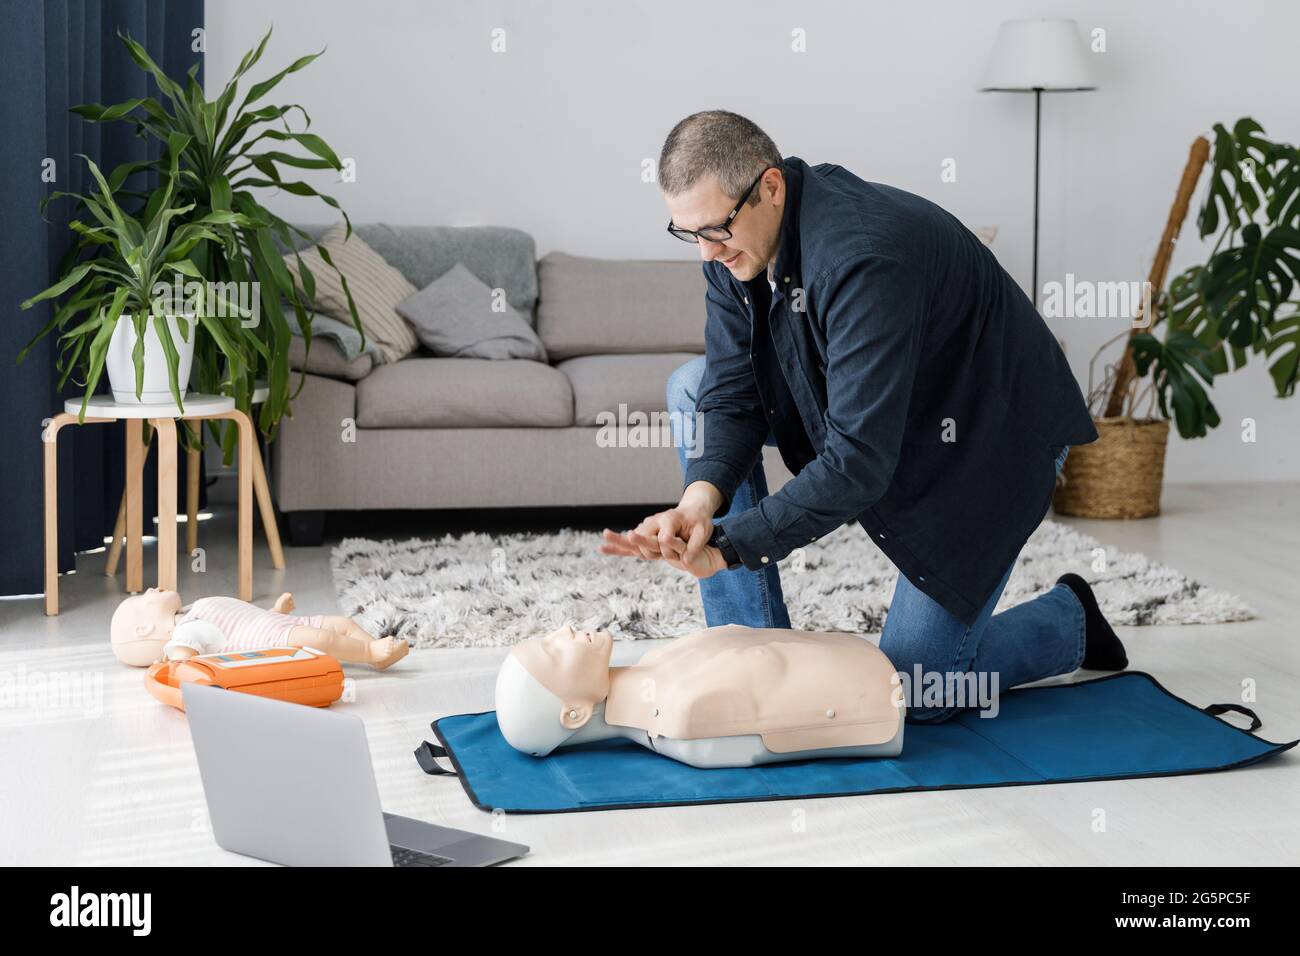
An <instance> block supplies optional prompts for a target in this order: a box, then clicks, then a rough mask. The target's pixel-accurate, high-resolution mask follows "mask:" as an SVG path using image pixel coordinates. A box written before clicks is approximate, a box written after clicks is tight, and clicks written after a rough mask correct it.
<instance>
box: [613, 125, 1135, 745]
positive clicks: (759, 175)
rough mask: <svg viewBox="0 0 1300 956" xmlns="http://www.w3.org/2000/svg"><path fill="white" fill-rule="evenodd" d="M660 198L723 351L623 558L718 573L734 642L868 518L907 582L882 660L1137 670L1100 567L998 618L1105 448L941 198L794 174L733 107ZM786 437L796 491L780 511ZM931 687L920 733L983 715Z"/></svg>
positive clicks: (713, 618) (917, 713) (986, 258)
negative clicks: (938, 696) (1095, 450)
mask: <svg viewBox="0 0 1300 956" xmlns="http://www.w3.org/2000/svg"><path fill="white" fill-rule="evenodd" d="M659 185H660V189H661V190H662V191H663V194H664V198H665V200H666V202H667V204H668V209H669V212H670V214H671V216H672V218H671V221H670V223H669V227H668V228H669V232H671V233H672V234H673V235H674V236H676V237H677V238H679V239H683V240H686V241H689V242H695V243H698V245H699V248H700V255H701V257H702V258H703V260H704V277H705V279H706V280H707V292H706V306H707V325H706V331H705V340H706V346H705V353H706V354H705V355H704V357H703V358H702V359H697V360H695V361H693V362H690V363H687V364H686V365H685V366H683V367H682V368H681V369H679V370H678V371H677V372H675V373H674V374H673V376H672V378H671V379H670V381H669V386H668V392H669V411H670V413H673V414H672V418H673V420H675V421H680V422H682V423H683V425H682V427H681V429H680V432H681V434H680V435H679V436H678V437H679V441H678V445H679V456H680V457H681V460H682V465H683V469H684V471H685V483H684V485H685V490H684V491H683V493H682V496H681V500H680V502H679V503H678V504H677V506H676V507H674V508H671V509H669V510H667V511H664V512H660V513H658V514H655V515H651V516H650V517H648V518H646V519H645V521H643V522H642V523H641V524H640V525H639V526H638V527H637V528H636V529H634V530H633V531H629V532H626V533H624V534H615V533H614V532H612V531H609V530H606V532H605V535H604V538H605V543H604V544H603V545H602V547H601V550H602V551H603V552H604V553H607V554H614V555H621V556H628V557H639V558H644V559H647V560H665V561H667V562H668V563H669V564H670V565H671V566H673V567H675V568H678V569H680V570H684V571H687V572H689V573H691V574H693V575H695V576H696V577H698V578H700V590H701V595H702V598H703V601H704V607H705V616H706V620H707V622H708V624H709V625H710V626H715V625H719V624H726V623H737V624H746V625H749V626H751V627H789V626H790V622H789V618H788V616H787V614H786V609H785V604H784V601H783V599H782V595H781V584H780V576H779V572H778V571H777V562H778V561H779V560H780V559H781V558H783V557H785V556H786V555H787V554H789V553H790V552H791V551H792V550H793V549H795V548H798V547H806V546H809V545H812V544H813V543H815V542H816V541H817V540H818V539H820V538H821V537H822V536H823V535H826V534H829V533H830V532H832V531H834V530H836V529H837V528H839V527H840V526H841V525H843V524H846V523H848V522H850V521H857V522H858V523H859V524H860V525H861V526H862V527H863V528H864V529H865V530H866V531H867V532H868V534H870V535H871V537H872V539H873V541H874V542H875V543H876V544H877V545H878V546H879V548H880V549H881V551H883V552H884V554H885V555H886V556H888V557H889V559H890V560H891V561H892V562H893V563H894V564H895V565H897V567H898V569H899V572H900V573H899V577H898V583H897V585H896V588H895V591H894V596H893V599H892V600H891V602H890V607H889V614H888V617H887V619H886V622H885V627H884V633H883V634H882V636H881V642H880V647H881V649H882V650H883V651H884V652H885V653H886V654H887V655H888V656H889V658H890V660H891V661H892V662H893V663H894V665H895V667H897V668H898V669H899V671H900V672H901V673H902V674H903V675H904V676H905V679H907V678H910V677H912V675H917V676H920V675H926V677H927V678H928V677H929V675H935V674H937V675H945V676H947V677H949V678H950V677H951V675H965V676H968V677H969V676H974V677H980V678H986V679H988V682H990V683H992V684H993V687H994V692H995V693H996V689H997V687H998V686H1001V687H1012V686H1015V685H1017V684H1022V683H1027V682H1029V681H1035V680H1040V679H1042V678H1045V677H1050V676H1053V675H1056V674H1063V673H1068V672H1070V671H1073V670H1075V669H1076V668H1078V667H1079V666H1083V667H1088V668H1100V669H1122V668H1123V667H1125V666H1127V658H1126V657H1125V654H1124V649H1123V646H1122V645H1121V643H1120V641H1119V639H1118V638H1117V637H1116V636H1115V634H1114V632H1113V631H1112V630H1111V628H1110V626H1109V625H1108V624H1107V623H1106V621H1105V618H1104V617H1103V616H1102V615H1101V613H1100V611H1099V610H1098V607H1097V603H1096V600H1095V598H1094V596H1093V594H1092V590H1091V588H1089V586H1088V585H1087V583H1086V582H1085V581H1084V580H1083V579H1082V578H1080V577H1078V576H1077V575H1073V574H1068V575H1065V576H1063V577H1062V578H1061V579H1060V580H1059V581H1058V582H1057V585H1056V586H1055V587H1053V588H1052V589H1051V590H1049V591H1048V592H1046V593H1045V594H1042V595H1039V596H1038V597H1036V598H1034V599H1033V600H1031V601H1027V602H1025V603H1023V604H1021V605H1019V606H1017V607H1014V608H1011V609H1009V610H1007V611H1005V612H1003V613H1002V614H998V615H996V616H994V615H993V608H994V606H995V605H996V604H997V602H998V599H999V597H1000V596H1001V594H1002V590H1003V588H1004V587H1005V586H1006V582H1007V578H1008V577H1009V576H1010V573H1011V568H1012V567H1013V566H1014V563H1015V559H1016V556H1017V555H1018V554H1019V552H1020V549H1021V547H1022V546H1023V545H1024V543H1025V540H1026V539H1027V538H1028V537H1029V535H1030V533H1032V532H1033V530H1034V529H1035V528H1036V527H1037V526H1038V524H1039V522H1040V521H1041V520H1042V517H1043V515H1044V514H1045V513H1046V511H1047V507H1048V504H1049V502H1050V500H1051V493H1052V488H1053V485H1054V482H1055V478H1056V474H1057V472H1058V471H1059V469H1060V467H1061V465H1062V464H1063V462H1064V460H1065V456H1066V454H1067V453H1068V450H1069V446H1070V445H1077V444H1083V443H1087V442H1091V441H1094V440H1096V438H1097V432H1096V429H1095V428H1094V427H1093V423H1092V418H1091V416H1090V415H1089V412H1088V409H1087V406H1086V403H1085V402H1084V400H1083V396H1082V394H1081V392H1080V389H1079V386H1078V383H1077V382H1076V381H1075V379H1074V376H1073V375H1072V373H1071V372H1070V368H1069V365H1068V363H1067V362H1066V360H1065V356H1064V354H1063V353H1062V351H1061V349H1060V347H1059V345H1058V344H1057V342H1056V340H1055V338H1054V337H1053V336H1052V334H1051V332H1050V331H1049V330H1048V328H1047V326H1046V324H1045V323H1044V322H1043V320H1042V318H1041V317H1040V316H1039V315H1038V313H1037V311H1036V310H1035V308H1034V306H1033V304H1032V303H1031V302H1030V301H1029V299H1028V298H1027V297H1026V296H1025V295H1024V293H1023V292H1022V291H1021V290H1020V289H1019V288H1018V287H1017V286H1016V284H1015V282H1014V281H1013V280H1012V279H1011V277H1010V276H1009V275H1008V274H1007V273H1006V271H1005V270H1003V269H1002V267H1001V266H1000V265H999V264H998V262H997V260H996V258H995V257H994V256H993V255H992V253H991V252H989V250H988V249H987V248H985V247H984V245H983V244H982V243H981V242H980V241H979V240H978V239H977V238H976V237H975V236H974V235H973V234H972V233H971V232H970V231H969V230H967V229H966V228H965V227H964V226H963V225H962V224H961V223H960V222H958V221H957V220H956V219H955V218H954V217H953V216H951V215H949V214H948V213H947V212H945V211H944V210H943V209H941V208H939V207H938V206H936V205H934V204H933V203H931V202H928V201H927V200H924V199H922V198H920V197H918V196H914V195H911V194H909V193H905V192H903V191H901V190H898V189H894V188H892V187H889V186H884V185H879V184H876V183H868V182H864V181H863V180H861V179H858V178H857V177H856V176H854V175H853V174H852V173H850V172H848V171H847V170H845V169H843V168H841V167H839V166H835V165H830V164H823V165H819V166H809V165H808V164H807V163H805V162H803V160H801V159H798V158H795V157H789V158H785V159H783V158H782V157H781V154H780V153H779V152H778V151H777V149H776V146H775V145H774V144H773V142H772V140H771V139H770V138H769V137H768V136H767V135H766V134H765V133H764V132H763V131H762V130H761V129H759V128H758V127H757V126H756V125H754V124H753V123H752V122H750V121H749V120H747V119H745V118H744V117H741V116H737V115H735V114H733V113H728V112H724V111H709V112H704V113H696V114H695V115H693V116H689V117H687V118H686V119H684V120H682V121H681V122H680V123H678V124H677V126H676V127H674V128H673V130H672V132H671V133H669V135H668V139H667V140H666V142H665V143H664V147H663V151H662V153H661V155H660V158H659ZM696 416H698V421H699V424H698V434H699V436H700V439H701V440H700V442H699V447H693V443H694V440H695V434H696V433H697V427H696V425H695V421H696ZM769 439H771V440H774V441H775V443H776V445H777V447H778V448H779V449H780V452H781V457H782V459H783V460H784V461H785V463H786V465H787V466H788V467H789V469H790V471H791V472H792V473H793V474H794V475H795V477H794V478H793V479H791V480H790V481H789V482H787V483H786V485H785V486H784V487H782V488H781V489H780V490H779V491H777V492H776V493H775V494H772V495H768V494H767V487H766V480H765V477H764V475H763V470H762V462H761V451H762V447H763V445H764V443H765V442H767V441H769ZM715 518H716V519H718V520H717V522H716V523H715ZM940 680H941V682H942V683H941V686H945V687H948V688H949V689H951V688H952V686H953V682H952V681H951V679H948V680H944V679H943V677H941V678H940ZM906 687H907V685H905V693H906ZM919 691H920V688H919V687H915V688H914V690H913V694H912V695H911V697H910V699H909V707H910V712H909V719H913V720H917V721H936V720H944V719H947V718H949V717H951V716H952V715H953V714H954V713H956V712H957V710H959V709H960V703H961V702H960V701H957V700H954V699H952V698H951V694H947V695H945V696H944V697H943V699H942V700H940V701H937V702H936V701H934V700H932V699H929V698H927V700H926V701H922V700H920V699H919Z"/></svg>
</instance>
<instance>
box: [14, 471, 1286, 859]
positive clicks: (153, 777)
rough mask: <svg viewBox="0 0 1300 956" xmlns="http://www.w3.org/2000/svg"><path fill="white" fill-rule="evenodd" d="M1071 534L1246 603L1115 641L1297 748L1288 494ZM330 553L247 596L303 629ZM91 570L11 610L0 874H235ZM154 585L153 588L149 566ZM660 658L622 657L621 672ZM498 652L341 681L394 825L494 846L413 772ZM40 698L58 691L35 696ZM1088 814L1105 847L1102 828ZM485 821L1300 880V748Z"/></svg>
mask: <svg viewBox="0 0 1300 956" xmlns="http://www.w3.org/2000/svg"><path fill="white" fill-rule="evenodd" d="M1072 523H1074V524H1076V526H1078V527H1080V528H1081V529H1082V530H1085V531H1087V532H1088V533H1090V534H1093V535H1095V536H1096V537H1098V538H1100V539H1102V540H1103V541H1105V542H1107V543H1113V544H1115V545H1117V546H1118V547H1121V548H1124V549H1127V550H1139V551H1143V552H1145V553H1147V554H1148V555H1150V556H1152V557H1153V558H1155V559H1156V560H1159V561H1163V562H1165V563H1167V564H1170V565H1173V566H1175V567H1177V568H1179V569H1180V570H1182V571H1184V572H1185V573H1187V574H1189V575H1190V576H1192V577H1194V578H1196V579H1198V580H1201V581H1204V582H1207V583H1211V584H1213V585H1214V586H1215V587H1219V588H1224V589H1228V590H1231V591H1235V592H1237V593H1239V594H1241V595H1242V596H1243V597H1244V598H1245V599H1246V600H1247V601H1248V602H1249V603H1251V604H1252V605H1253V606H1254V607H1255V608H1256V609H1257V611H1258V612H1259V614H1260V617H1259V619H1258V620H1255V621H1250V622H1246V623H1240V624H1229V625H1222V626H1187V627H1147V628H1121V629H1120V631H1121V636H1122V637H1123V638H1124V640H1125V643H1126V645H1127V646H1128V650H1129V658H1130V661H1131V664H1132V667H1133V668H1134V669H1138V670H1145V671H1149V672H1151V673H1152V674H1154V675H1155V676H1156V677H1157V678H1158V679H1159V680H1160V681H1161V682H1162V683H1163V684H1164V685H1165V686H1166V687H1168V688H1169V689H1170V690H1171V691H1173V692H1174V693H1176V694H1178V695H1179V696H1182V697H1184V698H1186V699H1188V700H1190V701H1192V702H1194V703H1197V704H1205V703H1210V702H1216V701H1228V700H1235V699H1237V698H1238V695H1239V687H1240V685H1241V681H1242V680H1243V679H1246V678H1251V679H1253V680H1255V681H1256V683H1257V685H1258V701H1257V702H1256V703H1255V704H1254V705H1253V706H1254V707H1255V709H1256V710H1257V711H1258V713H1259V715H1260V717H1261V718H1262V719H1263V721H1264V727H1263V728H1262V730H1261V731H1260V734H1261V735H1262V736H1264V737H1266V738H1268V739H1270V740H1290V739H1294V738H1296V737H1300V652H1297V639H1298V637H1300V628H1297V618H1298V615H1297V610H1296V602H1297V601H1300V560H1297V558H1298V557H1300V544H1298V543H1297V534H1296V532H1297V531H1298V530H1300V485H1296V484H1258V485H1171V486H1169V487H1168V488H1167V489H1166V496H1165V513H1164V514H1163V515H1162V516H1161V517H1160V518H1158V519H1152V520H1147V521H1138V522H1127V523H1124V522H1084V521H1080V522H1072ZM202 544H203V545H204V546H205V547H206V548H207V549H208V552H207V561H208V570H207V572H206V573H204V574H201V575H199V574H193V573H191V572H189V570H188V568H186V567H185V565H184V564H182V577H181V584H180V588H181V592H182V595H183V596H184V598H185V599H186V600H187V601H188V600H192V599H193V598H196V597H201V596H203V595H204V594H219V593H231V592H232V591H233V590H234V580H233V567H234V554H233V551H234V549H233V528H232V525H231V522H230V521H229V519H228V518H227V517H225V516H222V515H218V517H217V518H215V519H214V520H212V521H209V522H206V523H205V524H204V527H203V537H202ZM259 544H260V541H259ZM328 552H329V549H328V546H327V547H323V548H315V549H290V550H289V551H288V559H289V567H288V569H286V570H285V571H282V572H274V571H272V570H270V565H269V560H268V556H267V553H266V551H265V549H264V547H259V549H258V551H257V554H256V560H257V563H258V566H257V570H256V575H255V581H256V588H255V589H256V594H255V598H256V599H257V600H259V601H268V600H270V599H271V598H273V597H274V596H275V595H277V594H279V593H280V592H281V591H284V590H290V591H293V592H294V593H295V595H296V597H297V602H298V607H299V608H300V610H301V611H302V612H303V613H322V612H333V611H335V610H337V605H336V604H335V603H334V591H333V586H332V583H331V581H330V576H329V553H328ZM151 558H152V555H151V554H149V553H146V561H147V562H148V561H150V560H151ZM32 560H33V561H38V560H39V555H32ZM102 561H103V555H102V554H101V555H91V556H84V557H82V558H81V559H80V570H79V571H78V573H76V574H75V575H71V576H65V578H64V579H63V603H64V608H65V610H64V613H63V614H62V615H61V616H59V617H57V618H45V617H44V616H43V615H42V613H41V603H40V601H39V599H11V600H4V601H0V680H3V681H4V683H0V768H3V769H0V863H4V864H118V863H128V864H134V863H155V864H234V863H242V862H247V861H245V860H243V859H242V858H240V857H238V856H235V855H233V854H228V853H225V852H224V851H222V850H220V849H218V848H217V847H216V845H215V844H214V843H213V840H212V837H211V834H210V833H209V832H208V830H207V828H206V824H205V813H204V803H203V793H202V788H201V785H200V782H199V776H198V771H197V767H196V765H195V762H194V755H193V751H192V749H191V747H190V742H189V734H188V731H187V729H186V725H185V719H184V717H183V715H181V714H180V713H178V712H176V711H173V710H171V709H170V708H167V707H163V706H162V705H160V704H157V703H155V702H154V700H153V699H152V698H150V697H149V696H148V695H147V694H146V693H145V691H144V689H143V687H142V686H141V677H142V675H141V672H140V671H138V670H134V669H128V668H124V667H122V666H120V665H118V664H117V663H116V661H115V660H114V659H113V657H112V655H111V653H110V651H109V648H108V633H107V628H108V619H109V617H110V615H111V612H112V609H113V607H115V606H116V602H117V601H118V600H119V599H120V598H121V596H122V595H121V579H120V578H119V579H118V580H116V581H114V580H110V579H108V578H105V577H104V576H103V575H102V574H101V573H100V569H101V568H102ZM146 568H147V573H146V578H148V577H149V576H150V574H151V573H152V571H151V569H152V564H151V563H149V564H146ZM651 646H652V644H651V643H650V642H636V643H626V644H620V645H617V646H616V649H615V662H616V663H626V662H629V661H631V660H633V659H635V658H636V657H637V656H639V655H640V654H641V653H643V652H644V651H645V650H648V649H649V648H650V647H651ZM503 654H504V651H502V650H482V651H478V650H473V651H453V650H426V651H414V652H412V654H411V655H410V657H409V658H408V659H407V660H406V661H405V662H403V663H402V664H400V665H398V666H397V667H395V668H394V669H393V670H391V671H389V672H387V673H385V674H376V673H374V672H373V671H370V670H369V669H366V668H361V667H358V668H349V675H350V676H351V677H353V678H354V679H355V691H356V699H355V701H354V702H350V703H340V704H336V705H335V706H336V707H338V708H339V709H341V710H344V711H346V712H348V713H353V714H356V715H358V716H359V717H361V718H363V719H364V720H365V723H366V728H367V732H368V734H369V738H370V746H371V750H372V754H373V758H374V761H375V768H376V774H377V776H378V781H379V789H380V793H381V796H382V799H383V802H384V806H385V809H387V810H390V811H392V812H395V813H401V814H406V815H409V816H412V817H417V818H421V819H425V820H429V821H432V822H435V823H441V824H445V825H449V826H456V827H462V828H464V829H468V830H476V831H480V832H485V833H486V832H491V830H492V823H493V821H492V819H491V817H490V816H488V815H487V814H484V813H482V812H480V811H478V810H476V809H474V808H473V807H472V806H471V805H470V803H469V801H468V799H467V798H466V797H465V795H464V793H463V791H462V790H461V787H460V784H459V783H458V782H457V781H456V780H455V779H453V778H431V777H427V776H425V774H424V773H422V772H421V771H420V769H419V768H418V767H417V766H416V763H415V761H414V759H413V758H412V756H411V751H412V750H413V749H414V747H415V746H416V744H418V743H419V741H420V740H421V739H423V738H424V737H425V736H426V735H427V731H428V723H429V720H430V719H432V718H433V717H435V716H440V715H444V714H452V713H459V712H465V711H478V710H485V709H489V708H490V707H491V701H492V686H493V681H494V679H495V674H496V669H497V665H498V663H499V662H500V660H501V658H502V656H503ZM1079 676H1080V677H1084V678H1086V677H1088V676H1091V675H1088V674H1086V673H1084V674H1081V675H1079ZM77 681H80V682H81V683H80V684H79V685H78V684H76V683H75V682H77ZM43 687H44V688H49V687H58V688H60V689H61V690H62V691H63V692H64V693H65V694H66V696H64V697H63V698H62V699H57V700H51V699H44V700H42V699H38V694H39V693H40V692H41V690H42V688H43ZM20 689H21V693H19V690H20ZM24 695H25V696H24ZM1098 811H1103V812H1104V820H1105V828H1104V831H1103V832H1098V830H1097V829H1096V828H1095V826H1094V824H1095V821H1096V820H1097V819H1098ZM497 823H498V824H499V825H500V824H503V825H504V833H503V835H504V836H505V837H506V838H508V839H512V840H517V841H520V842H523V843H527V844H529V845H531V846H532V848H533V852H532V855H531V856H529V857H528V858H527V859H525V860H523V861H520V862H519V863H516V864H514V865H529V864H534V865H535V864H584V863H596V864H637V863H641V864H672V865H681V864H753V863H774V864H775V863H782V864H787V863H793V864H845V863H867V864H944V863H960V864H1049V865H1050V864H1064V865H1135V864H1173V865H1184V864H1204V865H1213V864H1237V865H1257V864H1294V863H1296V862H1300V754H1297V753H1296V752H1295V751H1292V752H1290V753H1287V754H1284V755H1282V756H1281V757H1278V758H1274V759H1272V760H1270V761H1269V762H1267V763H1265V764H1262V765H1259V766H1256V767H1253V768H1248V769H1244V770H1238V771H1233V772H1229V773H1219V774H1201V775H1197V776H1189V777H1167V778H1154V779H1145V780H1133V781H1123V782H1114V783H1085V784H1067V785H1055V786H1042V787H1013V788H1005V789H986V790H970V791H947V792H938V793H909V794H895V795H885V796H872V797H850V798H835V799H826V800H796V801H789V802H771V803H751V804H731V805H713V806H706V807H684V808H678V809H658V810H626V811H611V812H599V813H571V814H558V815H549V816H521V817H507V818H502V819H501V820H498V821H497ZM498 832H501V831H500V830H498Z"/></svg>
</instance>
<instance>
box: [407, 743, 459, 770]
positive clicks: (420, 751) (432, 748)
mask: <svg viewBox="0 0 1300 956" xmlns="http://www.w3.org/2000/svg"><path fill="white" fill-rule="evenodd" d="M445 756H447V751H446V750H444V749H443V748H442V747H439V746H438V745H437V744H431V743H429V741H427V740H426V741H424V742H423V743H422V744H420V746H418V747H416V748H415V762H416V763H418V764H419V765H420V769H421V770H423V771H424V772H425V773H427V774H430V775H431V776H435V777H437V776H445V777H455V776H458V774H457V773H456V771H454V770H448V769H447V768H446V767H444V766H442V765H441V764H440V763H438V761H437V760H436V759H435V758H437V757H445Z"/></svg>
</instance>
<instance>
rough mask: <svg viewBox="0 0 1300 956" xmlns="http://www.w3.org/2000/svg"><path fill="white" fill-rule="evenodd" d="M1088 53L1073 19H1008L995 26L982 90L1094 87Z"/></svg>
mask: <svg viewBox="0 0 1300 956" xmlns="http://www.w3.org/2000/svg"><path fill="white" fill-rule="evenodd" d="M1096 88H1097V82H1096V79H1095V77H1094V76H1093V71H1092V63H1091V60H1090V54H1089V53H1088V51H1087V48H1086V47H1085V46H1084V44H1083V40H1082V38H1080V36H1079V27H1078V25H1077V24H1076V23H1075V22H1074V21H1073V20H1055V19H1050V20H1048V19H1044V20H1007V21H1005V22H1003V24H1002V25H1001V26H1000V27H999V28H998V37H997V40H996V41H995V42H994V44H993V52H992V54H990V56H989V63H988V66H987V68H985V70H984V79H983V82H982V83H980V90H981V91H988V90H1015V91H1019V92H1026V91H1030V90H1095V89H1096Z"/></svg>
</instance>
